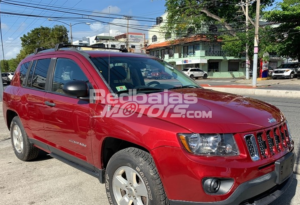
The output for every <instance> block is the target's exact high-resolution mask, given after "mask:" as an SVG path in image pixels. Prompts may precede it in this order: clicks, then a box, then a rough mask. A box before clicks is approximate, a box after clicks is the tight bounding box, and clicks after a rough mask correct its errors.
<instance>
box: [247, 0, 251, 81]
mask: <svg viewBox="0 0 300 205" xmlns="http://www.w3.org/2000/svg"><path fill="white" fill-rule="evenodd" d="M248 27H249V2H248V0H246V36H247V40H248ZM248 51H249V46H248V43H246V79H247V80H248V79H249V78H250V77H249V68H250V60H249V54H248Z"/></svg>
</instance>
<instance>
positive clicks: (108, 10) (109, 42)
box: [108, 6, 111, 48]
mask: <svg viewBox="0 0 300 205" xmlns="http://www.w3.org/2000/svg"><path fill="white" fill-rule="evenodd" d="M108 13H109V14H108V15H109V16H110V6H109V7H108ZM108 32H109V34H108V36H109V38H110V23H108ZM109 38H108V47H109V48H110V47H111V46H110V39H109Z"/></svg>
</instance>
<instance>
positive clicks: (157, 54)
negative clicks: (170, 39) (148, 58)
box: [155, 50, 159, 58]
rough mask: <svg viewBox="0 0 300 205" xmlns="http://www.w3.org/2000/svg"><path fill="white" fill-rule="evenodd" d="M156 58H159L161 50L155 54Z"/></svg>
mask: <svg viewBox="0 0 300 205" xmlns="http://www.w3.org/2000/svg"><path fill="white" fill-rule="evenodd" d="M155 57H157V58H159V50H157V51H156V52H155Z"/></svg>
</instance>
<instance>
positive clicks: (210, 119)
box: [119, 88, 285, 133]
mask: <svg viewBox="0 0 300 205" xmlns="http://www.w3.org/2000/svg"><path fill="white" fill-rule="evenodd" d="M142 96H148V99H149V100H150V97H153V99H155V98H156V99H159V101H153V100H151V101H150V102H146V103H144V102H143V103H140V101H141V98H142ZM174 96H175V97H176V98H178V99H180V98H181V99H185V98H187V97H186V96H189V97H192V98H194V97H195V98H196V102H195V103H191V101H188V103H186V102H184V101H181V102H179V101H176V100H174V99H176V98H174ZM124 101H125V102H126V103H125V104H127V105H128V104H130V103H131V102H132V103H134V104H136V105H138V107H139V109H136V110H135V112H136V113H137V114H139V115H140V116H144V117H145V116H148V117H154V118H157V119H158V120H163V121H168V122H170V123H173V124H176V125H178V126H181V127H184V128H186V129H188V130H190V131H191V132H195V133H241V132H248V131H253V130H258V129H262V128H267V127H270V126H273V125H275V124H278V123H280V122H282V121H284V120H285V118H284V116H283V114H282V113H281V112H280V110H279V109H278V108H276V107H275V106H273V105H270V104H268V103H265V102H262V101H259V100H256V99H252V98H249V97H243V96H240V95H234V94H229V93H222V92H218V91H213V90H209V89H202V88H188V89H177V90H170V91H166V92H159V93H152V94H148V95H141V96H137V97H136V99H129V98H124ZM136 102H137V103H136ZM125 104H124V103H123V104H119V106H121V107H122V106H123V108H125V107H126V106H125V107H124V105H125ZM125 109H126V108H125ZM161 110H162V111H161ZM187 112H189V114H188V113H187ZM195 113H198V114H197V115H195ZM199 113H200V114H199ZM191 117H192V118H191Z"/></svg>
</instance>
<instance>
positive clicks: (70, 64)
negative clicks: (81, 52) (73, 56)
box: [52, 58, 88, 94]
mask: <svg viewBox="0 0 300 205" xmlns="http://www.w3.org/2000/svg"><path fill="white" fill-rule="evenodd" d="M75 80H76V81H77V80H79V81H85V82H88V78H87V77H86V75H85V74H84V73H83V71H82V70H81V68H80V67H79V66H78V65H77V64H76V63H75V62H74V61H73V60H70V59H66V58H59V59H57V62H56V66H55V72H54V77H53V83H52V91H53V92H56V93H61V94H65V93H64V91H63V89H62V88H63V86H64V84H65V83H67V82H70V81H75Z"/></svg>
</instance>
